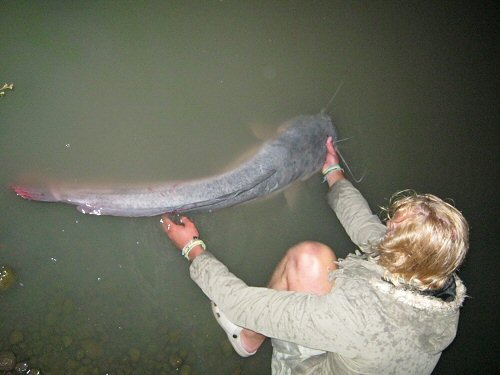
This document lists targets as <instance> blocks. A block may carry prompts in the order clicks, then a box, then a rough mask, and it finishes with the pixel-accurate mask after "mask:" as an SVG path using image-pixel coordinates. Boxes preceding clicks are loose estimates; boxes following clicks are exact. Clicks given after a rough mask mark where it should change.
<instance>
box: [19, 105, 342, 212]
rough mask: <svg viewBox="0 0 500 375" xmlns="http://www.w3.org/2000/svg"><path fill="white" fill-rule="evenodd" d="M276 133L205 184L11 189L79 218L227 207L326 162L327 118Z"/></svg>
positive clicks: (299, 120)
mask: <svg viewBox="0 0 500 375" xmlns="http://www.w3.org/2000/svg"><path fill="white" fill-rule="evenodd" d="M280 129H282V130H281V131H280V132H279V133H278V135H277V136H276V137H275V138H274V139H271V140H269V141H267V142H265V143H264V144H263V145H262V147H261V148H260V150H259V151H258V152H257V154H255V155H254V156H253V157H252V158H250V159H248V160H247V161H246V162H244V163H243V164H241V165H240V166H238V167H237V168H235V169H233V170H231V171H229V172H226V173H222V174H219V175H215V176H211V177H207V178H202V179H195V180H189V181H177V182H172V181H170V182H164V183H149V184H141V185H116V186H113V185H112V186H95V187H92V186H74V185H73V186H72V185H69V184H48V185H46V186H36V185H14V186H12V188H13V189H14V190H15V192H16V193H17V194H18V195H19V196H21V197H23V198H25V199H31V200H38V201H46V202H63V203H69V204H72V205H76V206H77V209H78V210H79V211H80V212H82V213H86V214H95V215H112V216H126V217H137V216H156V215H160V214H164V213H185V212H192V211H211V210H216V209H220V208H225V207H230V206H233V205H236V204H239V203H243V202H247V201H251V200H254V199H258V198H261V197H265V196H267V195H269V194H272V193H275V192H278V191H281V190H284V189H285V188H287V187H288V186H290V185H291V184H293V183H294V182H296V181H298V180H306V179H308V178H309V177H311V176H312V175H313V174H315V173H317V172H318V171H319V170H320V169H321V167H322V165H323V163H324V161H325V156H326V145H325V144H326V139H327V138H328V137H329V136H331V137H333V140H334V141H335V140H336V139H337V131H336V129H335V127H334V125H333V123H332V121H331V119H330V117H329V116H327V115H325V114H323V113H320V114H317V115H312V116H299V117H295V118H293V119H291V120H289V121H287V122H286V123H285V124H284V125H283V126H282V127H281V128H280Z"/></svg>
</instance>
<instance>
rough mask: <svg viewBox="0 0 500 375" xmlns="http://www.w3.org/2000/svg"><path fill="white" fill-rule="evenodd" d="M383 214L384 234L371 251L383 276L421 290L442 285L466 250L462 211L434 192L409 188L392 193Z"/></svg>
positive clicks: (466, 239)
mask: <svg viewBox="0 0 500 375" xmlns="http://www.w3.org/2000/svg"><path fill="white" fill-rule="evenodd" d="M385 211H386V212H387V217H388V220H389V221H388V231H387V234H386V236H385V237H384V238H383V239H382V240H381V242H379V243H378V244H376V245H375V246H374V250H375V252H376V254H377V255H378V263H379V264H380V265H382V266H383V267H385V268H386V269H387V270H388V273H387V275H386V278H387V279H388V280H389V281H391V282H392V283H394V284H395V285H401V284H406V285H409V286H410V287H413V288H416V289H419V290H427V289H430V290H436V289H440V288H442V287H444V285H445V284H446V282H447V280H448V279H449V277H450V276H451V275H452V274H453V273H454V272H455V271H456V269H457V268H458V267H459V266H460V264H461V263H462V262H463V260H464V258H465V254H466V253H467V250H468V248H469V226H468V224H467V221H466V220H465V218H464V217H463V215H462V214H461V213H460V211H458V210H457V209H456V208H455V207H453V206H452V205H451V204H449V203H446V202H444V201H443V200H442V199H440V198H438V197H436V196H434V195H432V194H417V193H415V192H414V191H408V190H406V191H403V192H399V193H396V194H395V195H394V196H393V197H392V198H391V200H390V205H389V207H388V208H387V209H385Z"/></svg>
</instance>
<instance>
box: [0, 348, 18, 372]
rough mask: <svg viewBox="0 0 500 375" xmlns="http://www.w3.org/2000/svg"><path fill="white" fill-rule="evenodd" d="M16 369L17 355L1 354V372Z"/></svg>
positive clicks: (10, 353)
mask: <svg viewBox="0 0 500 375" xmlns="http://www.w3.org/2000/svg"><path fill="white" fill-rule="evenodd" d="M15 367H16V355H15V354H14V353H12V352H0V371H11V370H14V368H15Z"/></svg>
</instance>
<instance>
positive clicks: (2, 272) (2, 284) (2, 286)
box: [0, 265, 16, 292]
mask: <svg viewBox="0 0 500 375" xmlns="http://www.w3.org/2000/svg"><path fill="white" fill-rule="evenodd" d="M15 282H16V273H15V272H14V270H13V269H12V267H9V266H6V265H2V266H0V292H5V291H6V290H7V289H9V288H10V287H11V286H12V285H13V284H14V283H15Z"/></svg>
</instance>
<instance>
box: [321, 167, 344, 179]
mask: <svg viewBox="0 0 500 375" xmlns="http://www.w3.org/2000/svg"><path fill="white" fill-rule="evenodd" d="M334 171H341V172H342V173H343V172H344V169H343V168H342V167H341V166H340V165H338V164H333V165H330V166H329V167H328V168H325V169H323V170H322V171H321V173H323V182H325V181H326V176H327V175H328V174H330V173H332V172H334Z"/></svg>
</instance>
